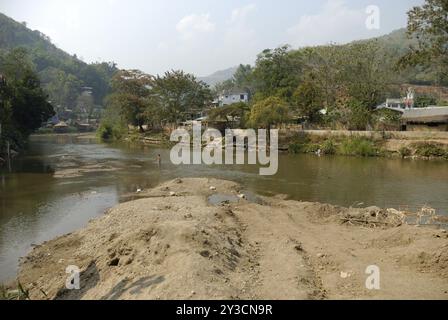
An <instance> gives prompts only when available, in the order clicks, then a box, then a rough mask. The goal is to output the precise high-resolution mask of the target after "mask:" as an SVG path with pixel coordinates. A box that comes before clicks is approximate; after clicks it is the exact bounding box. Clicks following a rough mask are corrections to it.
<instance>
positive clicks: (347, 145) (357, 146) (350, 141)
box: [339, 137, 378, 157]
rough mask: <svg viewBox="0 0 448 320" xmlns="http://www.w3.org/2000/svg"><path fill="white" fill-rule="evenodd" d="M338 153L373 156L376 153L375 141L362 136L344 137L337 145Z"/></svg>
mask: <svg viewBox="0 0 448 320" xmlns="http://www.w3.org/2000/svg"><path fill="white" fill-rule="evenodd" d="M339 154H341V155H344V156H362V157H373V156H377V155H378V149H377V147H376V146H375V143H374V142H373V141H371V140H369V139H366V138H362V137H350V138H346V139H344V140H343V141H342V142H341V144H340V146H339Z"/></svg>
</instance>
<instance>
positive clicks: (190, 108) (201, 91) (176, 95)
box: [152, 71, 212, 123]
mask: <svg viewBox="0 0 448 320" xmlns="http://www.w3.org/2000/svg"><path fill="white" fill-rule="evenodd" d="M152 91H153V93H154V95H155V96H156V98H157V99H156V100H157V101H156V104H157V106H158V107H159V112H162V113H163V114H164V116H165V120H166V121H167V122H171V123H178V122H179V121H182V120H186V119H187V118H188V115H191V114H194V113H197V112H200V111H202V110H203V109H204V108H205V106H206V105H207V103H208V102H210V101H211V100H212V95H211V92H210V89H209V88H208V86H207V84H205V83H204V82H202V81H199V80H197V79H196V77H195V76H193V75H192V74H188V73H185V72H183V71H170V72H166V73H165V74H164V75H163V76H157V77H155V79H154V86H153V90H152Z"/></svg>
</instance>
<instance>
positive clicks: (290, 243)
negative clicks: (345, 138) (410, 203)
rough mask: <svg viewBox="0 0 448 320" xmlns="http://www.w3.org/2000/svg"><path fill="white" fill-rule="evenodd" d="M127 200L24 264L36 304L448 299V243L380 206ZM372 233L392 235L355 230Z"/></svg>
mask: <svg viewBox="0 0 448 320" xmlns="http://www.w3.org/2000/svg"><path fill="white" fill-rule="evenodd" d="M125 198H126V199H127V200H132V199H136V200H133V201H129V202H126V203H122V204H121V205H118V206H116V207H115V208H113V209H111V210H109V211H108V212H107V213H106V214H105V215H104V216H103V217H101V218H99V219H96V220H93V221H91V222H90V223H89V224H88V226H87V227H86V228H84V229H82V230H80V231H77V232H75V233H73V234H69V235H66V236H63V237H60V238H58V239H55V240H52V241H49V242H47V243H44V244H42V245H40V246H38V247H36V248H34V250H33V251H32V252H31V253H30V254H29V255H28V256H27V257H26V258H24V259H23V261H22V262H21V266H20V272H19V276H18V279H19V281H20V282H21V283H22V284H23V285H24V286H25V287H26V288H27V289H29V293H30V298H31V299H323V298H348V299H364V298H365V299H369V298H421V297H425V298H436V299H440V298H442V299H443V298H448V296H447V295H446V293H445V290H446V288H448V280H447V277H446V266H447V263H448V262H447V248H448V239H447V237H446V236H445V234H444V233H442V232H441V231H440V232H439V231H437V232H438V233H437V234H436V235H437V236H435V231H434V230H427V229H423V228H414V227H409V226H403V227H396V226H398V225H399V224H398V223H395V220H394V219H395V218H393V219H392V218H391V217H393V215H391V213H390V212H387V211H384V210H381V209H379V208H367V209H346V208H341V207H334V206H329V205H321V204H311V203H301V202H296V201H286V200H283V199H281V198H264V199H263V201H258V200H259V199H258V198H257V199H255V198H254V199H255V200H252V197H250V196H247V195H243V194H242V191H241V187H240V186H239V185H237V184H235V183H233V182H229V181H220V180H214V179H184V180H180V179H176V180H173V181H170V182H168V183H165V184H163V185H160V186H158V187H157V188H154V189H151V190H147V191H144V190H143V191H139V192H138V194H133V195H127V196H126V197H125ZM211 198H213V199H215V200H216V199H223V201H215V200H214V201H210V199H211ZM229 199H230V200H229ZM343 219H350V223H345V224H344V221H341V220H343ZM319 220H320V221H321V223H319ZM355 220H356V221H355ZM357 221H358V223H356V222H357ZM372 223H375V224H382V225H387V226H388V227H387V228H385V229H384V230H383V229H382V228H379V229H378V228H377V229H373V228H357V227H356V226H357V225H359V226H362V227H365V226H371V225H372ZM372 264H379V265H380V266H381V268H382V274H384V277H385V280H384V281H383V283H384V289H383V290H381V291H378V292H371V291H367V290H366V288H365V286H364V283H365V268H366V267H367V266H369V265H372ZM68 266H77V267H79V269H80V271H81V274H80V283H81V288H80V290H68V289H66V280H67V277H68V274H66V268H67V267H68ZM422 268H423V269H424V270H425V274H423V275H422V274H421V269H422ZM341 274H343V275H346V277H344V278H341V276H340V275H341ZM417 275H418V277H417ZM410 279H412V280H413V281H414V283H413V288H412V290H411V288H407V287H406V286H407V285H406V283H408V282H409V281H410ZM414 289H415V290H414ZM417 289H418V290H417Z"/></svg>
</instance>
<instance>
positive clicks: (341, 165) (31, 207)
mask: <svg viewBox="0 0 448 320" xmlns="http://www.w3.org/2000/svg"><path fill="white" fill-rule="evenodd" d="M169 153H170V151H169V149H161V148H159V147H156V146H142V145H136V144H125V143H121V144H102V143H98V142H97V141H96V140H95V139H92V138H88V137H86V136H75V135H61V136H33V137H31V138H30V144H29V147H28V149H27V150H26V151H25V152H24V153H23V154H22V155H21V156H20V157H19V158H17V159H15V161H14V164H13V167H12V171H11V172H9V171H8V170H6V169H5V168H3V169H0V270H1V271H0V282H6V281H8V280H11V279H13V278H14V277H15V274H16V270H17V265H18V260H19V258H20V257H22V256H24V255H26V253H27V252H28V251H29V250H30V249H31V247H32V246H33V245H35V244H40V243H42V242H44V241H47V240H50V239H52V238H54V237H56V236H59V235H62V234H65V233H69V232H72V231H74V230H76V229H79V228H81V227H83V226H85V225H86V224H87V222H88V221H89V220H91V219H93V218H95V217H98V216H100V215H101V214H103V213H104V211H105V210H107V209H108V208H110V207H113V206H114V205H116V204H117V203H119V200H120V196H121V195H124V194H128V193H132V192H136V190H137V189H145V188H150V187H153V186H155V185H157V184H159V183H160V182H163V181H166V180H169V179H173V178H177V177H214V178H223V179H228V180H234V181H237V182H239V183H241V184H243V185H244V186H245V188H246V189H247V190H248V191H251V192H254V193H259V194H263V195H274V194H286V195H288V196H289V197H290V198H291V199H295V200H303V201H312V202H322V203H330V204H335V205H342V206H353V205H357V206H371V205H376V206H380V207H388V208H396V209H399V208H403V207H407V208H410V209H413V210H414V209H417V208H419V207H420V208H421V207H422V206H423V205H429V206H431V207H433V208H435V209H436V210H437V213H439V214H448V163H447V162H446V161H431V162H430V161H412V160H399V159H383V158H350V157H317V156H312V155H288V154H281V155H280V157H279V171H278V173H277V174H276V175H275V176H272V177H269V176H260V175H259V174H258V173H259V171H258V169H259V168H258V167H257V166H249V165H235V166H206V165H192V166H174V165H172V164H171V163H170V161H169ZM158 154H160V155H161V157H162V165H161V166H160V167H159V165H158V163H157V160H156V159H157V155H158ZM78 168H85V172H84V173H83V174H81V175H77V174H73V172H74V171H73V169H78ZM64 173H65V175H64Z"/></svg>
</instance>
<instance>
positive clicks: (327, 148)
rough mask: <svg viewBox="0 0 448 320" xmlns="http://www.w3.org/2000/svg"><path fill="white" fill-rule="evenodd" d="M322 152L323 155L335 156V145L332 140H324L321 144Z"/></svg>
mask: <svg viewBox="0 0 448 320" xmlns="http://www.w3.org/2000/svg"><path fill="white" fill-rule="evenodd" d="M321 149H322V152H323V154H328V155H332V154H336V149H337V147H336V143H335V141H334V140H333V139H331V138H330V139H328V140H326V141H325V142H324V143H323V144H322V147H321Z"/></svg>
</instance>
